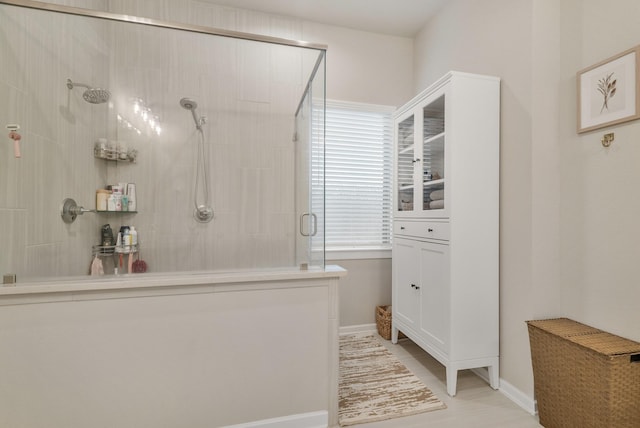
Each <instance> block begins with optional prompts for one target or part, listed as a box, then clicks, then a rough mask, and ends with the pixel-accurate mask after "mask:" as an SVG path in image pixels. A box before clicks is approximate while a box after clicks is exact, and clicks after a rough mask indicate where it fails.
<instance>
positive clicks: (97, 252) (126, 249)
mask: <svg viewBox="0 0 640 428" xmlns="http://www.w3.org/2000/svg"><path fill="white" fill-rule="evenodd" d="M138 245H139V244H136V245H120V246H119V247H118V246H115V245H94V246H93V247H92V250H93V255H94V256H98V257H108V256H116V255H119V254H135V253H137V252H138V250H139V248H138ZM116 250H119V251H116Z"/></svg>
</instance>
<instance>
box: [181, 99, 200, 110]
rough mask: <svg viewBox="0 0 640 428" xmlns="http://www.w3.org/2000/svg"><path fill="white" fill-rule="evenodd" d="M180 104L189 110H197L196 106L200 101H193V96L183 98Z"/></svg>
mask: <svg viewBox="0 0 640 428" xmlns="http://www.w3.org/2000/svg"><path fill="white" fill-rule="evenodd" d="M180 105H181V106H182V108H185V109H187V110H195V109H196V107H198V103H197V102H195V101H193V100H192V99H191V98H182V99H181V100H180Z"/></svg>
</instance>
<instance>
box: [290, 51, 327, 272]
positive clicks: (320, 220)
mask: <svg viewBox="0 0 640 428" xmlns="http://www.w3.org/2000/svg"><path fill="white" fill-rule="evenodd" d="M324 94H325V90H324V55H321V57H319V58H318V62H317V64H316V69H315V72H314V73H313V75H312V80H310V81H309V85H308V87H307V91H306V92H305V95H304V97H303V99H302V101H301V102H300V106H299V108H298V111H297V113H296V118H295V134H294V144H295V156H296V161H295V162H296V189H295V195H296V202H295V204H296V215H297V219H298V224H297V232H296V264H297V265H298V266H305V265H306V266H308V267H315V268H324V265H325V241H324V236H325V233H324V232H325V231H324V224H325V221H324V215H325V212H324V198H325V194H324V193H325V189H324V160H325V155H324V139H325V123H324V122H325V96H324Z"/></svg>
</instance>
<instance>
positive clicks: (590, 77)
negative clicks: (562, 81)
mask: <svg viewBox="0 0 640 428" xmlns="http://www.w3.org/2000/svg"><path fill="white" fill-rule="evenodd" d="M639 72H640V46H636V47H634V48H632V49H629V50H627V51H624V52H622V53H620V54H618V55H616V56H614V57H611V58H608V59H605V60H604V61H601V62H599V63H597V64H595V65H592V66H591V67H587V68H585V69H584V70H580V71H579V72H578V74H577V83H578V133H582V132H588V131H593V130H595V129H599V128H603V127H606V126H610V125H615V124H618V123H623V122H627V121H630V120H635V119H638V118H640V96H639V95H638V91H639V89H640V85H639V84H638V73H639Z"/></svg>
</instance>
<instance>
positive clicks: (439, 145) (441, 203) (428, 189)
mask: <svg viewBox="0 0 640 428" xmlns="http://www.w3.org/2000/svg"><path fill="white" fill-rule="evenodd" d="M444 101H445V99H444V95H442V96H441V97H439V98H437V99H436V100H435V101H433V102H431V103H429V104H428V105H427V106H425V107H424V108H423V110H422V111H423V126H422V127H423V130H422V132H423V135H422V137H423V140H422V162H421V165H422V171H421V175H422V180H421V181H422V183H421V187H422V198H421V199H422V207H421V208H422V209H423V210H425V211H427V210H429V211H431V210H444V209H445V203H446V201H445V199H444V196H445V193H444V186H445V170H444V165H445V162H444V160H445V156H444V153H445V151H444V147H445V129H444Z"/></svg>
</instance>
